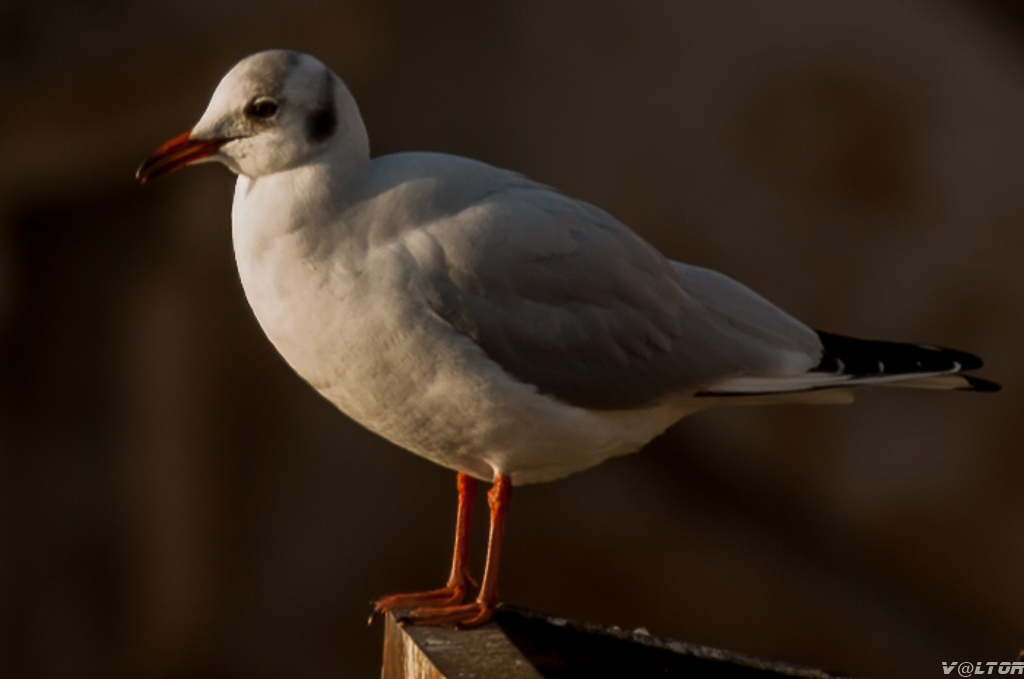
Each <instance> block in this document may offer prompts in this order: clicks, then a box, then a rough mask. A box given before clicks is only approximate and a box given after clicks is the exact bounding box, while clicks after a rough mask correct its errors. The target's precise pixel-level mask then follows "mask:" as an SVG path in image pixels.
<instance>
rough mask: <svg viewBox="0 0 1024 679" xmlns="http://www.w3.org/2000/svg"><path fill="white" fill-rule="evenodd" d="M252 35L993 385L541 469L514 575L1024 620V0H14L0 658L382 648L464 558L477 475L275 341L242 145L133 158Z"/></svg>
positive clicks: (903, 643)
mask: <svg viewBox="0 0 1024 679" xmlns="http://www.w3.org/2000/svg"><path fill="white" fill-rule="evenodd" d="M268 47H290V48H294V49H300V50H304V51H309V52H312V53H314V54H316V55H317V56H319V57H320V59H322V60H323V61H325V62H326V63H328V64H329V65H331V66H332V67H333V68H334V69H335V70H336V71H337V72H338V73H339V74H340V75H342V77H344V78H345V79H346V81H347V82H348V83H349V85H350V86H351V88H352V90H353V92H354V93H355V95H356V97H357V99H358V100H359V102H360V104H361V106H362V111H363V114H364V117H365V118H366V122H367V126H368V127H369V130H370V135H371V139H372V143H373V148H374V152H375V154H384V153H389V152H393V151H398V150H410V149H424V150H436V151H445V152H451V153H457V154H463V155H467V156H472V157H475V158H479V159H482V160H485V161H488V162H490V163H493V164H496V165H499V166H503V167H508V168H512V169H515V170H518V171H521V172H524V173H526V174H528V175H530V176H532V177H534V178H535V179H538V180H540V181H542V182H545V183H548V184H551V185H553V186H557V187H559V188H561V189H562V190H564V191H566V192H567V193H569V194H571V195H575V196H578V197H580V198H583V199H586V200H589V201H592V202H595V203H597V204H599V205H601V206H602V207H604V208H605V209H607V210H609V211H611V212H612V213H613V214H615V215H617V216H618V217H619V218H621V219H622V220H623V221H625V222H626V223H627V224H629V225H631V226H632V227H633V228H634V229H636V230H637V231H638V232H639V233H640V234H642V235H643V236H644V237H646V238H647V239H649V240H650V241H652V242H653V243H654V244H655V245H657V246H658V247H659V248H660V249H661V250H662V251H663V252H665V253H666V254H667V255H669V256H670V257H673V258H676V259H681V260H683V261H688V262H693V263H695V264H700V265H704V266H709V267H712V268H716V269H718V270H721V271H723V272H725V273H727V274H729V275H732V276H734V277H736V278H738V279H739V280H741V281H743V282H745V283H747V284H748V285H751V286H752V287H754V288H755V289H757V290H759V291H761V292H762V293H764V294H765V295H766V296H767V297H769V298H770V299H772V300H774V301H775V302H777V303H778V304H780V305H782V306H783V307H784V308H786V309H788V310H789V311H791V312H793V313H794V314H796V315H797V316H799V317H800V318H802V319H804V320H805V321H807V322H808V323H810V324H812V325H814V326H815V327H819V328H822V329H826V330H830V331H833V332H840V333H847V334H855V335H859V336H863V337H873V338H884V339H892V340H906V341H923V342H931V343H936V344H942V345H948V346H954V347H958V348H963V349H966V350H970V351H974V352H977V353H979V354H981V355H982V356H983V357H985V359H986V360H987V362H988V365H987V367H986V368H985V370H984V371H982V373H981V374H982V375H983V376H985V377H989V378H992V379H995V380H997V381H1000V382H1002V383H1003V384H1004V386H1005V391H1004V392H1003V393H1001V394H998V395H990V394H968V393H930V392H925V393H921V392H908V391H902V390H881V391H877V392H873V393H865V394H863V395H862V396H861V397H860V398H859V399H858V403H857V404H856V405H854V406H848V407H806V406H804V407H800V406H792V407H789V406H787V407H781V406H780V407H774V408H768V409H729V410H720V411H715V412H711V413H706V414H701V415H697V416H694V417H692V418H690V419H687V420H684V421H683V422H682V423H680V424H679V425H678V426H676V427H675V428H673V429H672V430H670V431H669V432H668V433H667V434H666V435H665V436H664V437H662V438H661V439H659V440H657V441H655V442H654V443H653V444H652V445H651V446H650V448H649V450H648V451H647V452H645V453H644V454H642V455H636V456H631V457H628V458H624V459H620V460H616V461H612V462H609V463H606V464H605V465H603V466H601V467H598V468H596V469H594V470H592V471H589V472H586V473H583V474H579V475H577V476H575V477H572V478H570V479H567V480H564V481H560V482H557V483H554V484H549V485H544V486H529V487H524V488H522V489H520V490H518V491H517V494H516V498H515V503H514V509H513V512H512V517H511V522H510V528H509V534H508V538H507V551H506V556H505V560H504V564H503V573H502V582H501V590H502V594H503V598H504V599H505V600H506V601H509V602H511V603H516V604H520V605H524V606H530V607H534V608H537V609H539V610H543V611H547V612H551V613H556V614H561V615H566V616H571V617H578V618H584V619H587V620H589V621H592V622H599V623H606V624H617V625H621V626H639V625H644V626H646V627H648V628H649V629H650V630H651V631H652V633H654V634H658V635H664V636H671V637H677V638H681V639H686V640H690V641H695V642H700V643H706V644H712V645H718V646H723V647H727V648H731V649H734V650H738V651H743V652H747V653H752V654H757V655H763V656H768V657H773V658H778V659H782V660H787V661H791V662H797V663H803V664H810V665H817V666H826V667H830V668H834V669H841V670H844V671H847V672H851V673H855V674H862V675H869V676H871V677H878V678H883V677H884V678H893V679H895V678H914V677H934V676H939V672H940V669H941V666H940V661H947V662H948V661H962V660H972V661H992V660H1010V659H1012V658H1013V656H1014V655H1015V654H1016V652H1017V650H1018V648H1019V647H1021V646H1022V645H1024V578H1022V575H1024V539H1022V538H1024V530H1022V529H1024V493H1022V479H1024V455H1022V453H1021V451H1022V448H1024V421H1022V416H1024V410H1022V405H1024V390H1022V389H1021V388H1020V386H1019V385H1020V384H1021V380H1022V378H1024V361H1022V356H1024V352H1022V348H1024V268H1022V266H1021V262H1022V260H1024V230H1022V226H1024V191H1022V187H1024V2H1018V1H1017V0H1004V1H1003V2H997V1H995V0H989V1H987V2H985V1H981V0H973V1H970V0H898V1H897V0H846V1H842V2H828V3H824V2H817V1H815V0H776V1H774V2H770V3H769V2H763V1H761V0H725V1H722V0H719V1H717V2H696V1H681V0H675V1H671V2H670V1H668V0H661V1H654V0H645V1H641V2H631V3H626V2H611V1H603V2H594V1H590V0H575V1H568V0H555V1H553V0H517V2H515V3H484V2H473V1H470V0H451V1H447V2H434V3H416V2H399V1H398V0H388V1H381V0H377V1H375V2H371V1H370V0H352V1H348V2H327V1H326V0H323V1H321V0H291V1H290V2H268V1H260V0H221V1H219V2H214V3H211V2H208V1H206V0H204V1H202V2H200V1H198V0H184V1H179V2H175V3H171V2H166V1H165V0H159V1H158V0H144V1H141V0H135V1H133V2H129V1H127V0H94V1H93V2H71V1H70V0H68V1H61V0H49V1H47V2H41V3H28V2H14V1H12V0H8V1H7V2H6V3H3V4H2V5H0V89H2V92H3V100H2V106H0V677H4V678H7V677H11V678H21V677H25V678H35V677H39V678H50V677H60V678H64V677H67V678H79V677H81V678H99V677H104V678H105V677H155V678H156V679H186V678H187V679H192V678H196V679H200V678H208V677H210V678H212V677H227V678H230V677H247V678H257V679H262V678H267V679H270V678H277V677H313V678H318V677H324V678H326V677H373V676H376V675H377V673H378V672H379V669H378V668H379V659H378V656H379V652H380V637H381V633H382V630H381V627H380V626H379V624H378V625H377V626H375V627H373V628H367V627H366V624H365V620H366V616H367V614H368V612H369V607H368V604H367V602H368V601H369V600H370V599H371V598H372V597H374V596H376V595H379V594H385V593H390V592H395V591H407V590H415V589H419V588H429V587H433V586H437V585H439V584H440V583H442V582H443V580H444V578H445V577H446V576H447V568H448V562H449V561H448V560H449V554H450V549H451V540H452V528H453V523H454V511H455V488H454V475H453V474H452V473H451V472H449V471H446V470H444V469H441V468H439V467H435V466H433V465H431V464H430V463H428V462H426V461H423V460H420V459H418V458H416V457H414V456H413V455H410V454H409V453H407V452H404V451H402V450H399V449H397V448H395V447H393V446H391V445H390V444H388V443H386V442H384V441H382V440H380V439H379V438H377V437H375V436H374V435H372V434H370V433H368V432H366V431H365V430H363V429H362V428H360V427H359V426H358V425H356V424H354V423H352V422H351V421H349V420H348V419H347V418H345V417H344V416H342V415H341V414H339V413H337V412H336V411H334V410H333V409H332V407H331V406H330V405H329V404H327V403H326V402H325V401H323V400H322V399H321V398H320V397H319V396H317V395H316V394H315V393H314V392H313V390H312V389H310V388H309V387H308V386H306V385H305V384H304V383H302V382H301V381H300V380H299V378H298V377H296V376H295V375H294V374H292V373H291V372H290V370H289V368H288V367H287V366H286V365H285V363H284V362H283V361H282V360H281V359H280V358H279V357H278V356H277V355H276V354H275V352H274V350H273V348H272V347H271V346H270V344H269V342H268V341H267V340H266V339H265V338H264V337H263V336H262V333H261V331H260V329H259V328H258V326H257V324H256V323H255V321H254V319H253V317H252V315H251V313H250V311H249V309H248V306H247V304H246V302H245V299H244V298H243V295H242V292H241V288H240V285H239V283H238V280H237V276H236V274H235V270H234V263H233V257H232V251H231V242H230V234H229V211H230V203H231V190H232V177H231V176H230V174H229V173H228V172H227V171H226V170H224V169H223V168H221V167H210V166H207V167H202V168H198V169H190V170H188V171H185V172H182V173H180V174H178V175H175V176H173V177H169V178H167V179H162V180H160V181H158V182H156V183H155V184H153V185H151V186H146V187H144V188H140V187H139V186H138V185H136V183H135V181H134V179H133V176H132V175H133V172H134V170H135V167H136V166H137V164H138V163H139V161H141V160H142V159H143V158H144V157H145V156H146V155H147V154H148V153H149V151H150V150H152V148H153V147H155V146H156V145H157V144H158V143H160V142H162V141H164V140H165V139H167V138H169V137H171V136H173V135H175V134H177V133H179V132H181V131H183V130H185V129H187V128H188V127H189V126H190V125H191V124H192V123H193V122H194V121H195V120H197V119H198V117H199V115H200V113H201V112H202V110H203V108H204V106H205V104H206V101H207V98H208V96H209V94H210V92H211V91H212V89H213V87H214V86H215V85H216V83H217V81H218V79H219V77H220V76H221V74H222V73H223V72H225V71H226V70H227V69H228V68H230V67H231V65H232V64H233V63H234V62H235V61H237V60H238V59H240V58H241V57H243V56H245V55H246V54H248V53H250V52H253V51H256V50H258V49H264V48H268ZM481 518H482V517H481ZM479 528H480V534H481V535H482V534H483V530H484V529H485V526H484V525H483V524H482V523H481V525H480V526H479ZM478 546H479V545H478Z"/></svg>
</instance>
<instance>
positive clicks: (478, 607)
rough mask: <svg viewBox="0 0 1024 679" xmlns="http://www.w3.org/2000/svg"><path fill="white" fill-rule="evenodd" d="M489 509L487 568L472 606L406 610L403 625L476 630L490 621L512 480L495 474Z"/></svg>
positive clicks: (496, 603) (495, 602)
mask: <svg viewBox="0 0 1024 679" xmlns="http://www.w3.org/2000/svg"><path fill="white" fill-rule="evenodd" d="M487 501H488V504H489V505H490V507H491V536H490V539H489V540H488V542H487V566H486V567H485V568H484V582H483V585H482V586H481V587H480V594H479V595H478V596H477V598H476V601H475V602H473V603H471V604H464V605H461V606H459V605H452V606H445V607H442V608H419V609H416V610H412V611H409V613H408V614H407V615H406V616H405V617H404V618H403V622H405V623H407V624H411V625H433V626H437V627H459V628H463V629H465V628H469V627H479V626H480V625H483V624H485V623H487V622H489V621H490V619H491V618H493V617H494V613H495V611H496V610H497V606H498V562H499V561H500V560H501V541H502V538H503V537H504V535H505V517H506V515H507V514H508V508H509V503H510V502H511V501H512V479H511V478H510V477H508V476H506V475H505V474H498V476H497V477H496V478H495V479H494V486H493V487H492V488H491V491H490V492H489V493H488V494H487Z"/></svg>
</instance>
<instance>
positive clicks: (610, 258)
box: [137, 50, 999, 627]
mask: <svg viewBox="0 0 1024 679" xmlns="http://www.w3.org/2000/svg"><path fill="white" fill-rule="evenodd" d="M207 160H216V161H219V162H221V163H223V164H224V165H226V166H227V167H228V168H229V169H230V170H232V171H233V172H235V173H236V174H237V175H238V182H237V184H236V187H235V198H234V207H233V210H232V235H233V239H234V249H235V259H236V261H237V264H238V271H239V274H240V276H241V279H242V285H243V287H244V288H245V294H246V296H247V298H248V300H249V304H250V305H251V306H252V309H253V311H254V312H255V314H256V317H257V319H259V323H260V325H261V326H262V328H263V330H264V332H266V334H267V337H269V338H270V341H271V342H273V344H274V346H275V347H276V348H277V350H278V351H279V352H280V353H281V355H282V356H283V357H284V359H285V360H286V361H287V362H288V363H289V365H291V366H292V368H294V369H295V371H296V372H298V374H299V375H301V376H302V378H303V379H305V380H306V381H307V382H309V383H310V384H311V385H312V386H313V388H314V389H316V390H317V391H318V392H320V393H321V394H322V395H323V396H324V397H325V398H327V399H328V400H329V401H330V402H331V403H333V404H334V405H335V406H337V407H338V408H339V409H340V410H341V411H342V412H344V413H346V414H347V415H348V416H349V417H351V418H353V419H354V420H356V421H357V422H360V423H361V424H362V425H364V426H365V427H367V428H369V429H371V430H372V431H374V432H376V433H378V434H380V435H381V436H383V437H385V438H387V439H389V440H391V441H393V442H394V443H396V444H397V445H399V446H402V447H403V448H406V449H408V450H410V451H412V452H414V453H416V454H417V455H422V456H423V457H425V458H427V459H429V460H432V461H434V462H436V463H438V464H441V465H444V466H445V467H448V468H450V469H453V470H455V471H457V472H458V489H459V510H458V524H457V528H456V539H455V540H456V541H455V556H454V559H453V564H452V571H451V576H450V578H449V580H448V584H447V585H446V586H445V587H443V588H441V589H439V590H435V591H431V592H422V593H417V594H399V595H393V596H388V597H383V598H381V599H379V600H377V601H376V602H375V608H376V610H377V611H378V612H380V611H388V610H406V611H407V612H406V613H405V614H404V619H405V621H406V622H409V623H412V624H434V625H454V626H460V627H473V626H477V625H481V624H483V623H485V622H487V621H488V620H490V619H491V617H492V616H493V615H494V612H495V607H496V606H497V603H498V596H497V575H498V561H499V556H500V551H501V543H502V534H503V532H504V525H505V516H506V513H507V511H508V506H509V501H510V499H511V492H512V486H513V485H519V484H524V483H537V482H542V481H551V480H554V479H558V478H560V477H563V476H566V475H568V474H572V473H574V472H578V471H580V470H583V469H587V468H588V467H592V466H594V465H596V464H599V463H600V462H602V461H603V460H606V459H608V458H610V457H614V456H616V455H623V454H626V453H630V452H633V451H635V450H637V449H638V448H640V447H641V446H643V445H644V444H645V443H647V442H648V441H650V440H651V439H652V438H653V437H655V436H657V435H658V434H660V433H661V432H663V431H664V430H665V429H666V428H667V427H668V426H669V425H671V424H672V423H674V422H676V421H677V420H679V419H680V418H682V417H685V416H686V415H689V414H691V413H694V412H696V411H699V410H703V409H705V408H710V407H712V406H718V405H723V404H751V403H757V404H761V403H774V402H790V403H791V402H808V403H822V402H832V403H834V402H837V401H840V402H848V401H849V400H852V399H851V397H850V390H851V389H853V388H856V387H864V386H900V387H922V388H932V389H969V390H976V391H994V390H997V389H998V388H999V387H998V385H996V384H993V383H992V382H988V381H985V380H981V379H979V378H976V377H971V376H966V375H963V374H961V372H962V371H964V370H972V369H975V368H978V367H980V366H981V361H980V360H979V359H978V358H977V357H975V356H972V355H971V354H967V353H964V352H960V351H953V350H949V349H942V348H938V347H932V346H916V345H910V344H897V343H891V342H875V341H864V340H857V339H851V338H847V337H842V336H838V335H833V334H829V333H825V332H818V331H815V330H812V329H811V328H810V327H808V326H807V325H804V324H803V323H801V322H800V321H798V320H796V319H795V318H793V317H792V316H790V315H789V314H787V313H786V312H785V311H782V310H781V309H779V308H778V307H777V306H775V305H773V304H772V303H771V302H769V301H767V300H766V299H764V298H763V297H761V296H760V295H758V294H757V293H755V292H753V291H752V290H750V289H749V288H747V287H745V286H743V285H741V284H740V283H737V282H736V281H734V280H732V279H730V278H728V277H726V276H724V275H722V274H720V273H716V272H714V271H710V270H708V269H703V268H700V267H697V266H692V265H689V264H680V263H679V262H674V261H671V260H669V259H666V258H665V257H664V256H662V255H661V254H660V253H658V251H657V250H655V249H654V248H653V247H652V246H651V245H649V244H648V243H647V242H645V241H644V240H643V239H641V238H640V237H639V236H637V235H636V234H635V233H633V232H632V231H630V230H629V228H627V227H626V226H625V225H623V224H622V223H620V222H619V221H618V220H617V219H615V218H614V217H612V216H611V215H609V214H608V213H607V212H604V211H603V210H601V209H599V208H596V207H594V206H593V205H589V204H587V203H584V202H582V201H579V200H576V199H574V198H570V197H569V196H566V195H563V194H561V193H559V192H558V191H556V190H553V189H551V188H549V187H547V186H544V185H541V184H538V183H536V182H533V181H531V180H529V179H527V178H526V177H523V176H522V175H519V174H516V173H514V172H509V171H508V170H502V169H498V168H496V167H492V166H490V165H487V164H484V163H481V162H478V161H475V160H470V159H467V158H460V157H457V156H451V155H445V154H440V153H397V154H393V155H388V156H382V157H379V158H371V157H370V148H369V142H368V139H367V134H366V129H365V127H364V126H363V121H362V118H361V117H360V115H359V110H358V108H357V107H356V102H355V100H354V99H353V97H352V95H351V93H350V92H349V90H348V88H347V87H346V86H345V84H344V83H343V82H342V81H341V79H340V78H338V76H337V75H335V74H334V73H333V72H332V71H331V70H330V69H329V68H328V67H327V66H325V65H324V64H323V63H321V62H320V61H318V60H317V59H316V58H314V57H312V56H310V55H308V54H301V53H298V52H292V51H285V50H271V51H266V52H260V53H258V54H254V55H252V56H250V57H248V58H246V59H243V60H242V61H241V62H239V63H238V64H237V65H236V66H235V67H234V68H232V69H231V70H230V71H229V72H228V73H227V75H225V76H224V78H223V80H221V82H220V84H219V85H218V86H217V89H216V91H215V92H214V93H213V98H212V99H211V100H210V103H209V106H208V107H207V109H206V112H205V113H204V114H203V116H202V117H201V118H200V120H199V122H198V123H196V125H195V127H193V128H192V130H191V131H190V132H187V133H185V134H183V135H181V136H179V137H176V138H174V139H172V140H171V141H169V142H167V143H166V144H164V145H163V146H160V147H159V148H157V149H156V151H154V152H153V154H152V155H151V156H150V157H149V158H148V159H147V160H146V161H145V162H144V163H143V164H142V166H141V167H140V168H139V171H138V175H137V176H138V178H139V179H140V180H141V181H142V182H146V181H147V180H150V179H153V178H155V177H157V176H160V175H163V174H167V173H169V172H173V171H174V170H176V169H178V168H180V167H183V166H185V165H188V164H191V163H195V162H199V161H207ZM478 479H479V480H482V481H492V482H493V487H492V489H491V491H490V493H489V495H488V498H489V504H490V510H491V532H490V539H489V545H488V554H487V562H486V566H485V570H484V577H483V581H482V583H480V591H479V595H478V597H477V598H476V599H475V601H472V602H471V603H464V602H465V600H466V596H467V592H468V590H469V588H470V586H471V585H476V584H477V583H476V582H475V581H474V580H473V577H472V575H471V574H470V569H469V564H468V543H469V529H470V524H471V518H472V504H473V498H474V491H475V489H476V483H477V480H478Z"/></svg>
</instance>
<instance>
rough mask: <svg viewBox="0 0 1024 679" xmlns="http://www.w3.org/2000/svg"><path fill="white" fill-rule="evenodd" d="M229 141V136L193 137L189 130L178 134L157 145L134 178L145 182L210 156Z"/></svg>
mask: <svg viewBox="0 0 1024 679" xmlns="http://www.w3.org/2000/svg"><path fill="white" fill-rule="evenodd" d="M229 141H233V140H232V139H231V138H227V139H193V138H192V133H191V132H186V133H185V134H179V135H178V136H177V137H175V138H174V139H171V140H170V141H168V142H164V143H163V144H161V145H160V146H158V147H157V149H156V150H155V151H153V153H151V154H150V156H149V158H146V160H145V161H144V162H143V163H142V165H140V166H139V169H138V171H136V173H135V178H136V179H138V180H139V182H141V183H143V184H145V183H146V182H148V181H149V180H150V179H156V178H157V177H160V176H161V175H165V174H170V173H171V172H174V171H175V170H177V169H179V168H182V167H185V166H186V165H188V164H190V163H194V162H196V161H197V160H202V159H203V158H208V157H209V156H212V155H213V154H214V153H216V152H217V150H218V149H219V148H220V147H221V146H224V144H227V143H228V142H229Z"/></svg>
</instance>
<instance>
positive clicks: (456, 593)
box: [369, 585, 466, 622]
mask: <svg viewBox="0 0 1024 679" xmlns="http://www.w3.org/2000/svg"><path fill="white" fill-rule="evenodd" d="M465 599H466V587H465V585H456V586H452V585H448V586H447V587H442V588H441V589H435V590H431V591H429V592H415V593H410V594H391V595H390V596H382V597H380V598H379V599H376V600H374V601H373V613H371V614H370V620H369V622H373V619H374V618H375V617H377V616H378V615H384V614H385V613H387V612H388V611H402V610H411V611H420V610H431V609H434V608H451V607H453V606H458V605H459V604H461V603H462V602H463V601H465Z"/></svg>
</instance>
